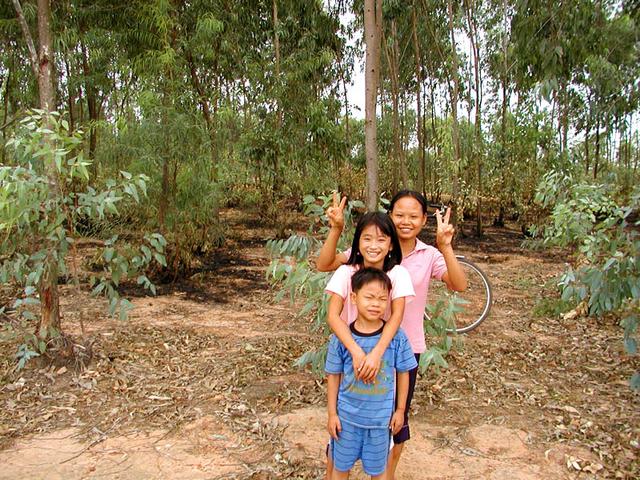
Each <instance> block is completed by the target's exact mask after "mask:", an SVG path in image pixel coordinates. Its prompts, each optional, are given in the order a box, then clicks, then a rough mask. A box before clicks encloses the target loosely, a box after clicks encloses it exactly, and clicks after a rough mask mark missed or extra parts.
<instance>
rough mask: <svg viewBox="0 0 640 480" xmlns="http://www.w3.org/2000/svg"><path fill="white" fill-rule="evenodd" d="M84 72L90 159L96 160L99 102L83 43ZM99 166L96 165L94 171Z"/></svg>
mask: <svg viewBox="0 0 640 480" xmlns="http://www.w3.org/2000/svg"><path fill="white" fill-rule="evenodd" d="M81 50H82V71H83V73H84V89H85V92H86V97H87V110H88V111H89V158H90V159H92V160H93V159H94V158H95V152H96V147H97V145H98V132H97V129H96V122H97V121H98V101H97V98H96V91H95V88H94V87H93V85H92V82H91V80H90V79H89V76H90V75H91V68H90V66H89V54H88V53H87V47H86V46H85V45H84V44H83V43H82V44H81ZM95 168H97V165H96V164H95V163H94V169H95Z"/></svg>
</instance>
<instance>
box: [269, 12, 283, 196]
mask: <svg viewBox="0 0 640 480" xmlns="http://www.w3.org/2000/svg"><path fill="white" fill-rule="evenodd" d="M272 7H273V12H272V13H273V47H274V50H275V62H276V65H275V66H276V78H275V84H276V92H277V94H276V128H277V129H278V130H279V131H280V130H281V128H282V109H281V106H280V102H279V100H278V99H279V98H280V94H281V92H280V85H281V83H280V81H281V79H280V33H279V31H278V30H279V28H280V24H279V21H278V0H273V2H272ZM279 172H280V152H279V148H276V149H275V150H274V152H273V177H272V183H271V186H272V188H271V191H272V193H273V200H274V201H276V199H277V197H278V192H279V191H280V185H281V179H280V173H279Z"/></svg>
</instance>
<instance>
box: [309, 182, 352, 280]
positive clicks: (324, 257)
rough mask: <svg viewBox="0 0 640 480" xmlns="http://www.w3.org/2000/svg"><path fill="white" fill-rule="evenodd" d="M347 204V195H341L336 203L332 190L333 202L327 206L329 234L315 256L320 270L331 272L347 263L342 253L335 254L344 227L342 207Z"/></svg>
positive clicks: (335, 194)
mask: <svg viewBox="0 0 640 480" xmlns="http://www.w3.org/2000/svg"><path fill="white" fill-rule="evenodd" d="M346 204H347V197H342V201H340V202H339V203H338V193H337V192H333V204H332V205H331V206H330V207H329V208H327V218H328V219H329V225H330V226H331V229H330V230H329V235H327V239H326V240H325V241H324V243H323V244H322V248H321V249H320V253H319V254H318V258H316V268H317V269H318V271H320V272H331V271H333V270H336V269H337V268H338V267H339V266H340V265H342V264H344V263H347V259H346V258H345V256H344V254H337V253H336V251H337V248H338V240H340V235H341V234H342V229H343V228H344V207H345V205H346Z"/></svg>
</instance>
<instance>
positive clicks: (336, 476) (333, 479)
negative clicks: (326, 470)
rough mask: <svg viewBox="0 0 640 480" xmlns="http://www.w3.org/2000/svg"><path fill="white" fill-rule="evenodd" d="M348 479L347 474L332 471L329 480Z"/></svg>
mask: <svg viewBox="0 0 640 480" xmlns="http://www.w3.org/2000/svg"><path fill="white" fill-rule="evenodd" d="M348 478H349V472H340V471H338V470H335V469H334V470H333V473H332V474H331V480H347V479H348Z"/></svg>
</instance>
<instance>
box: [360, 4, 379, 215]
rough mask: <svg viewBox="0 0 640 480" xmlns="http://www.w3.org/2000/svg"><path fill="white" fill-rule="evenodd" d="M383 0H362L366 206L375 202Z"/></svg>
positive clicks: (370, 209)
mask: <svg viewBox="0 0 640 480" xmlns="http://www.w3.org/2000/svg"><path fill="white" fill-rule="evenodd" d="M382 22H383V19H382V0H365V2H364V38H365V44H366V54H365V153H366V159H367V202H366V204H367V209H368V210H369V211H373V210H375V209H376V207H377V204H378V194H379V191H378V150H377V148H378V147H377V142H376V103H377V102H376V99H377V95H378V82H379V77H380V71H379V69H380V40H381V34H382Z"/></svg>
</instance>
